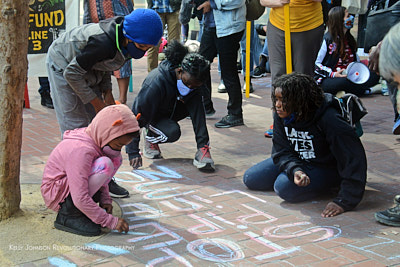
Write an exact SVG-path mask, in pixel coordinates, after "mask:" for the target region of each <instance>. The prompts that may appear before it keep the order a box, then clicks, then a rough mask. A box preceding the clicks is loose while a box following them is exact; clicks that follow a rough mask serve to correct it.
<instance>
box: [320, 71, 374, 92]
mask: <svg viewBox="0 0 400 267" xmlns="http://www.w3.org/2000/svg"><path fill="white" fill-rule="evenodd" d="M378 82H379V76H378V75H377V74H376V73H375V72H372V71H371V72H370V77H369V79H368V81H366V82H365V83H363V84H355V83H353V82H351V81H349V80H348V79H347V78H344V77H343V78H325V79H324V80H323V81H322V83H321V87H322V89H323V90H324V92H326V93H331V94H333V95H335V94H336V93H337V92H339V91H345V92H346V93H351V94H355V95H357V96H362V95H363V94H364V93H365V90H367V89H369V88H371V87H372V86H374V85H376V84H378Z"/></svg>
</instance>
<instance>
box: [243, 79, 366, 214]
mask: <svg viewBox="0 0 400 267" xmlns="http://www.w3.org/2000/svg"><path fill="white" fill-rule="evenodd" d="M273 89H274V90H273V93H272V103H273V110H274V135H273V137H272V142H273V147H272V154H271V158H269V159H267V160H264V161H262V162H260V163H258V164H256V165H254V166H253V167H251V168H250V169H248V170H247V171H246V172H245V174H244V177H243V181H244V183H245V185H246V186H247V187H248V188H249V189H251V190H275V192H276V193H277V194H278V195H279V196H280V197H281V198H283V199H284V200H286V201H288V202H300V201H306V200H311V199H313V198H315V197H316V196H317V195H320V194H324V193H327V192H329V190H330V189H331V188H335V187H338V186H339V193H338V195H337V196H336V197H335V198H334V199H333V200H332V201H331V202H329V203H328V204H327V206H326V207H325V209H324V210H323V211H322V214H321V216H322V217H332V216H336V215H339V214H341V213H343V212H345V211H348V210H352V209H354V208H355V207H356V206H357V205H358V203H359V202H360V201H361V199H362V197H363V194H364V191H365V184H366V179H367V159H366V156H365V151H364V147H363V145H362V143H361V141H360V139H359V137H358V136H357V134H356V132H355V130H354V129H353V128H352V127H351V126H350V124H348V123H347V122H346V121H345V119H344V118H343V117H342V116H341V115H340V114H339V113H338V111H337V110H336V109H335V108H334V107H333V106H332V105H333V102H332V100H333V96H332V95H331V94H328V93H326V94H324V93H323V91H322V89H321V88H320V87H319V86H318V85H317V84H316V83H315V81H314V80H313V78H312V77H310V76H308V75H305V74H299V73H292V74H288V75H283V76H281V77H280V78H278V79H277V80H276V81H275V82H274V84H273Z"/></svg>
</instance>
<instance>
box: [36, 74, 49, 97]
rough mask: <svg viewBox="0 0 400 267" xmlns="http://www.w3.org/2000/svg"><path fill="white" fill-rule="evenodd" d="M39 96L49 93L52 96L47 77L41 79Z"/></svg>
mask: <svg viewBox="0 0 400 267" xmlns="http://www.w3.org/2000/svg"><path fill="white" fill-rule="evenodd" d="M39 84H40V87H39V90H38V91H39V94H43V93H49V94H50V83H49V79H48V78H47V77H39Z"/></svg>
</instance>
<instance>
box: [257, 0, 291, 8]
mask: <svg viewBox="0 0 400 267" xmlns="http://www.w3.org/2000/svg"><path fill="white" fill-rule="evenodd" d="M260 3H261V5H262V6H265V7H283V6H284V5H285V4H289V3H290V0H260Z"/></svg>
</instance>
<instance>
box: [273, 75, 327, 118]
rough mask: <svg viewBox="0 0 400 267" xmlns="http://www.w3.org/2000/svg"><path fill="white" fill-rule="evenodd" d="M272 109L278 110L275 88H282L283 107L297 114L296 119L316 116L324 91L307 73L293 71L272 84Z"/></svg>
mask: <svg viewBox="0 0 400 267" xmlns="http://www.w3.org/2000/svg"><path fill="white" fill-rule="evenodd" d="M272 88H273V91H272V94H271V99H272V109H273V110H274V111H276V106H275V105H276V97H275V89H276V88H281V89H282V105H283V109H284V110H285V111H286V112H288V113H295V114H296V121H306V120H309V119H311V118H313V117H314V113H315V111H316V110H317V109H318V108H319V107H320V106H321V105H322V103H323V101H324V92H323V91H322V89H321V87H319V86H318V85H317V83H316V82H315V80H314V79H313V78H312V77H311V76H309V75H306V74H301V73H296V72H293V73H291V74H286V75H282V76H280V77H279V78H278V79H276V81H275V82H274V83H273V84H272Z"/></svg>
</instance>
